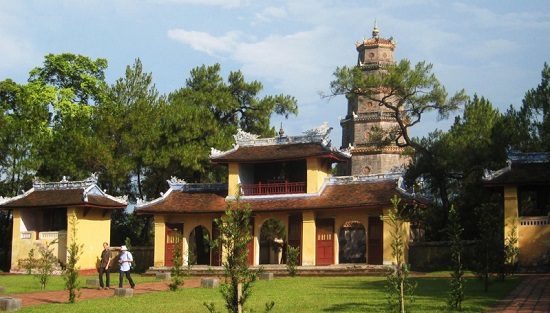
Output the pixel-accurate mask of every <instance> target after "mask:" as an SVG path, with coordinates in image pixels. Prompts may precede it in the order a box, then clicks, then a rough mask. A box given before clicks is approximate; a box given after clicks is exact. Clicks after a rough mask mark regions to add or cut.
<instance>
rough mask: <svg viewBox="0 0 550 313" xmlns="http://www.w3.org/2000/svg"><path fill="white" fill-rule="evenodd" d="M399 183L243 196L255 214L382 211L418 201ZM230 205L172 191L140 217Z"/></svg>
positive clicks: (214, 209)
mask: <svg viewBox="0 0 550 313" xmlns="http://www.w3.org/2000/svg"><path fill="white" fill-rule="evenodd" d="M396 183H397V181H396V180H392V181H384V182H353V183H349V184H337V185H330V184H329V185H327V186H326V187H325V188H324V190H323V191H322V193H321V194H320V195H310V194H301V195H284V196H280V195H278V196H263V197H242V198H241V203H242V204H246V203H248V204H250V208H251V209H252V211H297V210H320V209H351V208H379V207H381V206H388V205H391V202H390V199H391V198H392V197H393V196H394V195H397V196H398V197H400V198H401V199H402V204H412V203H413V202H415V198H414V197H412V196H410V195H407V194H405V193H403V192H400V191H399V190H398V189H397V188H396ZM226 206H227V203H226V201H225V196H224V194H214V193H208V192H203V193H193V192H183V191H175V190H171V191H170V192H169V193H167V195H166V197H164V199H162V200H160V201H155V203H153V204H150V205H143V206H137V207H136V210H137V212H138V214H155V213H157V214H163V213H222V212H223V211H225V209H226Z"/></svg>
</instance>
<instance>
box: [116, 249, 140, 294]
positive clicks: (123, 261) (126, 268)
mask: <svg viewBox="0 0 550 313" xmlns="http://www.w3.org/2000/svg"><path fill="white" fill-rule="evenodd" d="M133 261H134V258H133V257H132V253H130V251H128V249H127V248H126V246H122V247H120V257H119V260H118V262H119V263H120V277H119V280H118V288H122V281H123V280H124V275H126V279H128V282H129V283H130V287H131V288H132V289H134V287H135V286H136V284H134V281H133V280H132V276H131V275H130V268H131V265H132V262H133Z"/></svg>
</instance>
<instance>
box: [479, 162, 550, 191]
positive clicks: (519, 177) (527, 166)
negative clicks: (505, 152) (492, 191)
mask: <svg viewBox="0 0 550 313" xmlns="http://www.w3.org/2000/svg"><path fill="white" fill-rule="evenodd" d="M485 184H486V185H492V186H503V185H511V184H513V185H550V163H548V162H546V163H544V162H537V163H511V165H510V167H505V168H503V169H501V170H499V171H497V172H494V173H493V174H492V175H491V176H490V177H488V178H486V179H485Z"/></svg>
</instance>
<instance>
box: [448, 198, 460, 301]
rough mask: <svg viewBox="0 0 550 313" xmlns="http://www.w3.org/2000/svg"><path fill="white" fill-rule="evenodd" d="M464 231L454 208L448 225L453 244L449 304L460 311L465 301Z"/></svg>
mask: <svg viewBox="0 0 550 313" xmlns="http://www.w3.org/2000/svg"><path fill="white" fill-rule="evenodd" d="M463 230H464V229H463V228H462V227H461V226H460V221H459V218H458V213H457V212H456V210H455V208H454V206H451V210H450V211H449V223H448V224H447V235H448V236H449V240H450V242H451V270H452V272H451V281H450V282H451V292H450V293H449V299H447V303H448V304H449V306H450V307H451V308H452V309H457V310H460V309H461V308H462V301H464V277H463V276H464V269H463V268H462V251H463V245H462V238H461V234H462V231H463Z"/></svg>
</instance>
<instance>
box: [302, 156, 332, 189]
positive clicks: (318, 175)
mask: <svg viewBox="0 0 550 313" xmlns="http://www.w3.org/2000/svg"><path fill="white" fill-rule="evenodd" d="M330 175H331V171H330V167H329V166H327V165H324V166H323V160H322V159H318V158H315V159H307V193H316V192H318V191H319V190H320V189H321V186H322V185H323V183H324V182H325V178H327V177H329V176H330Z"/></svg>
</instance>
